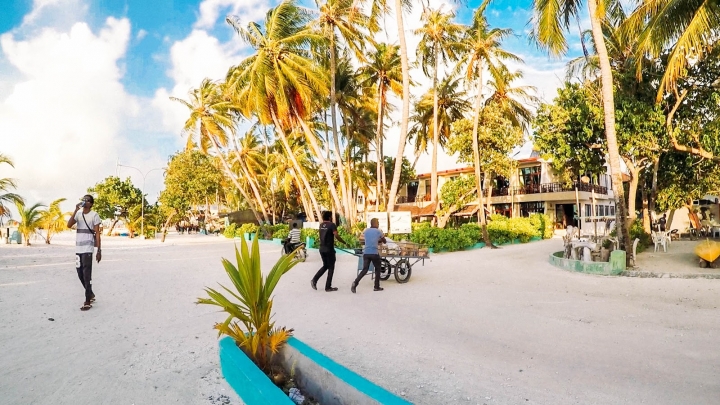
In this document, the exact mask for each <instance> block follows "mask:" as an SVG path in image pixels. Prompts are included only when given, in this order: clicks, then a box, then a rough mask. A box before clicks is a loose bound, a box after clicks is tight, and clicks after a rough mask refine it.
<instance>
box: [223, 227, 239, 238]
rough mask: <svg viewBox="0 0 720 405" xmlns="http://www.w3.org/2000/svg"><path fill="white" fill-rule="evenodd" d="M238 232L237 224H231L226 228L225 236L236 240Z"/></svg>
mask: <svg viewBox="0 0 720 405" xmlns="http://www.w3.org/2000/svg"><path fill="white" fill-rule="evenodd" d="M236 231H237V225H236V224H230V225H229V226H227V227H226V228H225V230H224V231H223V235H225V237H226V238H231V239H232V238H234V237H235V232H236Z"/></svg>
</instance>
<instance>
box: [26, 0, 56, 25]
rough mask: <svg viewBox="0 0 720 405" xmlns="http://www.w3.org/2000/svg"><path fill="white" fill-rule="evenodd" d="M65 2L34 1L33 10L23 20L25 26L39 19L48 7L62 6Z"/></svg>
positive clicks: (51, 0) (54, 0) (53, 0)
mask: <svg viewBox="0 0 720 405" xmlns="http://www.w3.org/2000/svg"><path fill="white" fill-rule="evenodd" d="M62 1H63V0H33V9H32V11H31V12H30V13H29V14H27V15H26V16H25V17H24V18H23V24H30V23H32V22H33V21H35V19H37V18H38V16H39V15H40V13H42V12H43V10H45V9H46V8H47V7H48V6H54V5H57V4H60V2H62Z"/></svg>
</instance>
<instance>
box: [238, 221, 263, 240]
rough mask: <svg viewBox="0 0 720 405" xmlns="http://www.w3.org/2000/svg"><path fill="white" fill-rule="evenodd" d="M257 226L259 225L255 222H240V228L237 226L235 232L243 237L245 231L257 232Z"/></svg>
mask: <svg viewBox="0 0 720 405" xmlns="http://www.w3.org/2000/svg"><path fill="white" fill-rule="evenodd" d="M258 228H259V227H258V226H257V224H254V223H252V222H251V223H247V224H242V225H241V226H240V228H238V230H237V232H236V233H237V236H240V237H244V236H245V234H246V233H257V231H258Z"/></svg>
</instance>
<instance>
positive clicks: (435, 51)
mask: <svg viewBox="0 0 720 405" xmlns="http://www.w3.org/2000/svg"><path fill="white" fill-rule="evenodd" d="M453 18H455V14H454V13H443V12H442V11H441V10H432V9H425V10H424V11H423V14H422V19H423V21H425V24H424V25H423V27H422V28H420V29H418V30H415V35H420V36H421V38H420V43H419V44H418V48H417V57H418V60H419V62H420V64H421V66H422V69H423V73H425V75H426V76H428V77H432V81H433V82H432V90H433V91H432V94H433V118H432V124H433V130H432V132H431V133H432V135H433V139H432V145H433V153H432V168H431V173H430V199H431V200H432V202H433V203H435V204H437V202H438V190H437V189H438V178H437V156H438V143H439V142H440V139H439V137H440V131H439V129H438V93H439V89H438V70H439V69H440V62H441V61H442V62H443V64H445V63H447V61H448V60H457V59H458V57H459V54H458V52H459V51H460V48H459V45H460V44H459V43H458V40H459V38H460V35H461V34H462V32H463V30H464V27H463V26H462V25H460V24H456V23H453V22H452V20H453Z"/></svg>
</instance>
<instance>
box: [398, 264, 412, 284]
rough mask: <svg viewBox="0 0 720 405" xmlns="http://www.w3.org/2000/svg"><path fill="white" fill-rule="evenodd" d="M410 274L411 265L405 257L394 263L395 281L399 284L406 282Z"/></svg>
mask: <svg viewBox="0 0 720 405" xmlns="http://www.w3.org/2000/svg"><path fill="white" fill-rule="evenodd" d="M411 274H412V266H410V263H409V262H408V261H407V259H401V260H399V261H398V262H397V264H396V265H395V281H397V282H398V283H400V284H404V283H407V282H408V280H410V275H411Z"/></svg>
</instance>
